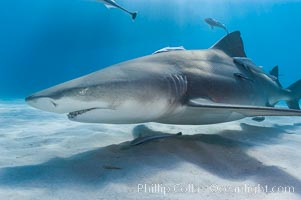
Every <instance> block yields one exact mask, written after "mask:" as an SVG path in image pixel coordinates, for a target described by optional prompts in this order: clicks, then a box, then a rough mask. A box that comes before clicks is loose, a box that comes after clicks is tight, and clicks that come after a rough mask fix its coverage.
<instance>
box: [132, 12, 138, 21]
mask: <svg viewBox="0 0 301 200" xmlns="http://www.w3.org/2000/svg"><path fill="white" fill-rule="evenodd" d="M131 15H132V19H133V20H135V19H136V17H137V12H133V13H131Z"/></svg>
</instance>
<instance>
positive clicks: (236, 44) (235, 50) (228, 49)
mask: <svg viewBox="0 0 301 200" xmlns="http://www.w3.org/2000/svg"><path fill="white" fill-rule="evenodd" d="M211 49H219V50H221V51H223V52H225V53H226V54H227V55H229V56H230V57H247V56H246V53H245V50H244V44H243V41H242V39H241V37H240V32H239V31H234V32H232V33H229V34H227V35H226V36H225V37H223V38H222V39H221V40H219V41H218V42H217V43H215V44H214V45H213V46H212V47H211Z"/></svg>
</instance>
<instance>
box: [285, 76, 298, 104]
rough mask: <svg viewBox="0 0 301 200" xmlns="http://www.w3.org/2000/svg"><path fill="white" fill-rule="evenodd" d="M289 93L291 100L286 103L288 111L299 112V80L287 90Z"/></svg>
mask: <svg viewBox="0 0 301 200" xmlns="http://www.w3.org/2000/svg"><path fill="white" fill-rule="evenodd" d="M287 89H288V90H289V91H290V93H291V99H290V100H288V101H286V103H287V106H288V107H289V108H290V109H296V110H300V106H299V101H300V99H301V80H298V81H296V82H295V83H293V84H292V85H291V86H289V87H288V88H287Z"/></svg>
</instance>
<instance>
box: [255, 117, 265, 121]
mask: <svg viewBox="0 0 301 200" xmlns="http://www.w3.org/2000/svg"><path fill="white" fill-rule="evenodd" d="M252 120H253V121H256V122H263V121H264V120H265V117H263V116H257V117H253V118H252Z"/></svg>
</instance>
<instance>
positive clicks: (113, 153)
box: [0, 100, 301, 200]
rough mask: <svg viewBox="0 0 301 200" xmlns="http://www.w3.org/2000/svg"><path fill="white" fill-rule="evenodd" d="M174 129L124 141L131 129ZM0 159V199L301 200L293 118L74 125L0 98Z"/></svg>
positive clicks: (300, 155)
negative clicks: (165, 135)
mask: <svg viewBox="0 0 301 200" xmlns="http://www.w3.org/2000/svg"><path fill="white" fill-rule="evenodd" d="M151 130H153V131H154V132H152V131H151ZM179 131H182V133H183V136H176V137H170V138H165V139H160V140H155V141H150V142H147V143H144V144H141V145H137V146H131V145H130V141H132V140H133V135H137V133H149V134H153V133H154V134H155V133H159V132H164V133H177V132H179ZM0 157H1V159H0V199H22V200H26V199H72V200H75V199H301V118H298V117H295V118H291V117H273V118H272V117H270V118H267V119H266V120H265V121H264V122H261V123H258V122H254V121H252V120H250V119H244V120H240V121H236V122H230V123H224V124H217V125H208V126H207V125H206V126H173V125H163V124H155V123H148V124H144V125H139V126H137V125H104V124H82V123H76V122H71V121H69V120H68V119H67V118H66V116H65V115H57V114H51V113H47V112H42V111H39V110H35V109H33V108H30V107H29V106H27V105H26V104H25V103H24V102H22V101H21V100H19V101H0ZM259 185H260V186H262V187H264V188H267V190H266V189H265V190H264V189H261V190H260V191H259V190H258V189H257V190H256V187H258V186H259ZM145 186H146V187H145ZM288 186H290V187H291V188H292V187H293V189H291V192H283V190H284V189H283V188H284V187H288ZM142 187H144V188H146V190H145V189H144V188H142ZM192 188H193V189H192ZM198 188H199V189H198ZM278 188H280V189H279V190H282V192H272V191H271V190H272V189H274V191H275V190H276V191H277V190H278ZM281 188H282V189H281ZM164 190H165V193H164ZM292 190H294V192H292Z"/></svg>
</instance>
